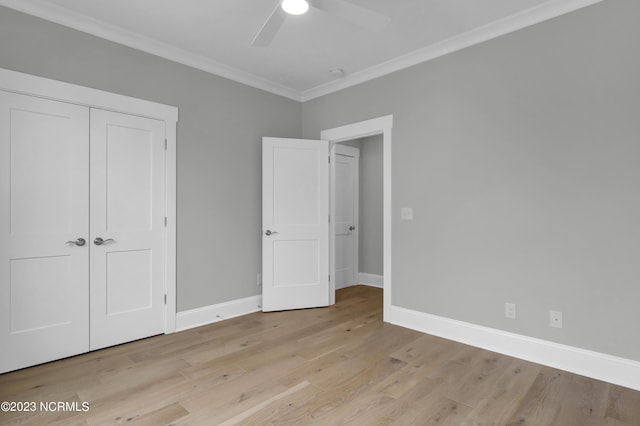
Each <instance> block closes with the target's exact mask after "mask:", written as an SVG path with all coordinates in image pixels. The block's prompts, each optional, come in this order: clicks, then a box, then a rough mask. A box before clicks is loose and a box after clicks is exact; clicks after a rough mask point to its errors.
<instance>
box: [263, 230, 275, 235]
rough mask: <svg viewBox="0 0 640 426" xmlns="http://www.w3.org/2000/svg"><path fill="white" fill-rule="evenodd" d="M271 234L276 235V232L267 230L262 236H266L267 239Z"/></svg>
mask: <svg viewBox="0 0 640 426" xmlns="http://www.w3.org/2000/svg"><path fill="white" fill-rule="evenodd" d="M273 234H277V232H276V231H273V232H271V230H269V229H267V230H266V231H265V233H264V235H266V236H267V237H268V236H269V235H273Z"/></svg>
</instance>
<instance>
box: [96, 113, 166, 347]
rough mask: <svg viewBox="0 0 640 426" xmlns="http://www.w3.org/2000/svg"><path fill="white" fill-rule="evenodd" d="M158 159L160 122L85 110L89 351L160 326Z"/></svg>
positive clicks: (161, 200)
mask: <svg viewBox="0 0 640 426" xmlns="http://www.w3.org/2000/svg"><path fill="white" fill-rule="evenodd" d="M164 161H165V129H164V122H162V121H158V120H152V119H148V118H142V117H136V116H131V115H125V114H118V113H114V112H109V111H103V110H98V109H92V110H91V163H90V164H91V206H90V210H91V232H90V241H89V244H90V245H91V311H90V312H91V349H92V350H94V349H99V348H102V347H105V346H111V345H115V344H119V343H123V342H128V341H132V340H135V339H140V338H143V337H148V336H152V335H155V334H160V333H162V332H163V331H164V294H165V292H164V269H163V268H164V263H163V259H164V253H163V251H164V227H165V219H164V211H165V209H164V201H165V197H164V193H165V190H164V175H165V164H164ZM100 239H102V241H103V242H101V240H100Z"/></svg>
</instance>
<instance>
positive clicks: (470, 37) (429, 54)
mask: <svg viewBox="0 0 640 426" xmlns="http://www.w3.org/2000/svg"><path fill="white" fill-rule="evenodd" d="M601 1H603V0H549V1H547V2H545V3H542V4H540V5H538V6H535V7H532V8H530V9H527V10H524V11H522V12H519V13H516V14H514V15H510V16H507V17H504V18H502V19H499V20H497V21H494V22H491V23H489V24H486V25H484V26H481V27H479V28H475V29H473V30H471V31H467V32H466V33H462V34H459V35H456V36H454V37H451V38H449V39H446V40H442V41H440V42H437V43H434V44H432V45H430V46H426V47H423V48H421V49H418V50H415V51H413V52H410V53H407V54H406V55H402V56H398V57H396V58H393V59H391V60H389V61H386V62H383V63H381V64H378V65H374V66H372V67H370V68H367V69H364V70H362V71H358V72H355V73H353V74H350V75H347V76H346V77H345V78H342V79H340V80H334V81H331V82H329V83H326V84H322V85H320V86H316V87H314V88H312V89H308V90H305V91H302V92H301V94H300V99H301V101H302V102H306V101H309V100H312V99H315V98H319V97H321V96H324V95H328V94H330V93H334V92H337V91H340V90H342V89H346V88H347V87H352V86H355V85H358V84H361V83H364V82H367V81H369V80H373V79H375V78H378V77H382V76H384V75H387V74H391V73H393V72H396V71H400V70H403V69H405V68H409V67H411V66H414V65H417V64H420V63H423V62H427V61H430V60H432V59H436V58H439V57H441V56H444V55H448V54H449V53H453V52H456V51H458V50H462V49H465V48H467V47H470V46H474V45H476V44H480V43H483V42H485V41H488V40H491V39H493V38H497V37H500V36H502V35H505V34H509V33H511V32H514V31H518V30H520V29H523V28H526V27H529V26H532V25H535V24H538V23H540V22H543V21H546V20H549V19H552V18H555V17H558V16H561V15H564V14H567V13H569V12H573V11H575V10H578V9H581V8H583V7H586V6H590V5H592V4H595V3H599V2H601Z"/></svg>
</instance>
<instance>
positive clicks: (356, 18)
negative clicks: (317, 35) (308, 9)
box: [309, 0, 391, 31]
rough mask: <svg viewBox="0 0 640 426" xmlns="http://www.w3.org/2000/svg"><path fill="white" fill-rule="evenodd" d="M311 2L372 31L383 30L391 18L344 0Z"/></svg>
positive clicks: (314, 0)
mask: <svg viewBox="0 0 640 426" xmlns="http://www.w3.org/2000/svg"><path fill="white" fill-rule="evenodd" d="M309 4H310V5H311V6H313V7H315V8H316V9H320V10H323V11H325V12H327V13H330V14H332V15H334V16H335V17H337V18H340V19H342V20H344V21H347V22H349V23H352V24H355V25H357V26H359V27H361V28H364V29H366V30H370V31H381V30H383V29H384V28H385V27H386V26H387V25H388V24H389V21H390V20H391V19H390V18H389V17H388V16H385V15H383V14H381V13H378V12H374V11H373V10H369V9H365V8H363V7H360V6H356V5H355V4H353V3H348V2H346V1H344V0H310V1H309Z"/></svg>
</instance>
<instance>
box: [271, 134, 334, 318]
mask: <svg viewBox="0 0 640 426" xmlns="http://www.w3.org/2000/svg"><path fill="white" fill-rule="evenodd" d="M262 141H263V144H262V276H263V283H262V310H263V311H264V312H267V311H280V310H287V309H302V308H314V307H321V306H328V305H329V304H331V303H332V302H331V299H332V298H330V297H329V293H330V292H329V164H328V154H329V148H328V147H329V144H328V142H327V141H316V140H305V139H282V138H263V140H262Z"/></svg>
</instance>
